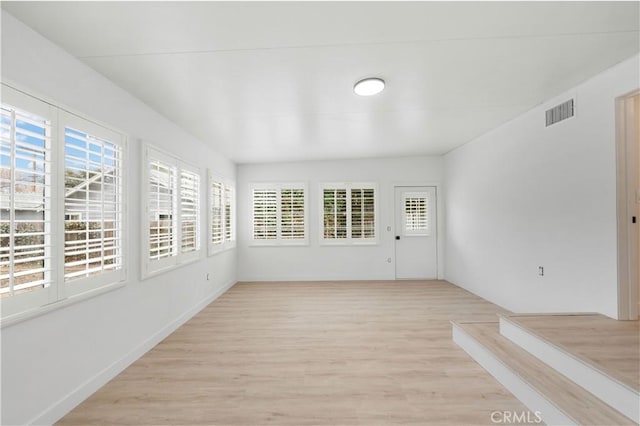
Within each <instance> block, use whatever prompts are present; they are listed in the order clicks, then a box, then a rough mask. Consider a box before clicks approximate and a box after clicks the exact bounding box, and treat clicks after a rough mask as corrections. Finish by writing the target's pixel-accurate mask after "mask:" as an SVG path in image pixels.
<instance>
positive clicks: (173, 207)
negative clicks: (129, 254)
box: [142, 145, 201, 278]
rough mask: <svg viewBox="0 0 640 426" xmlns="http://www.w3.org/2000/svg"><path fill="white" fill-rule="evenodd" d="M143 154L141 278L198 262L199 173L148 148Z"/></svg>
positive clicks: (146, 146) (147, 146) (170, 157)
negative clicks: (143, 204)
mask: <svg viewBox="0 0 640 426" xmlns="http://www.w3.org/2000/svg"><path fill="white" fill-rule="evenodd" d="M144 152H145V163H146V168H145V173H144V176H143V179H142V180H143V190H144V192H145V195H144V200H145V211H146V216H145V218H144V223H143V231H144V237H145V239H146V241H147V243H146V244H145V245H144V246H143V247H144V248H143V264H142V275H143V278H144V277H148V276H150V275H152V274H156V273H158V272H161V271H163V270H167V269H170V268H173V267H176V266H178V265H180V264H182V263H185V262H188V261H193V260H197V259H198V256H199V253H200V249H201V244H200V205H201V204H200V203H201V200H200V197H201V195H200V172H199V170H198V169H197V168H195V167H192V166H190V165H188V164H186V163H184V162H182V161H181V160H180V159H178V158H177V157H175V156H173V155H171V154H168V153H165V152H163V151H160V150H158V149H156V148H153V147H152V146H150V145H145V148H144Z"/></svg>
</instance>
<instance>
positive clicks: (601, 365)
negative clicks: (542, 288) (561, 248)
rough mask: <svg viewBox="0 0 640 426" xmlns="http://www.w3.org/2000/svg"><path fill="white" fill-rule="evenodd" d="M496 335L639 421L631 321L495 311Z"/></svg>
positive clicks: (639, 348)
mask: <svg viewBox="0 0 640 426" xmlns="http://www.w3.org/2000/svg"><path fill="white" fill-rule="evenodd" d="M500 334H501V335H502V336H504V337H506V338H507V339H509V340H511V341H512V342H513V343H515V344H517V345H518V346H520V347H521V348H523V349H525V350H526V351H527V352H529V353H530V354H532V355H534V356H535V357H536V358H538V359H540V360H541V361H543V362H544V363H546V364H547V365H548V366H550V367H552V368H554V369H555V370H557V371H559V372H561V373H562V374H563V375H565V376H566V377H567V378H569V379H571V380H572V381H573V382H575V383H577V384H578V385H580V386H582V387H583V388H585V389H586V390H588V391H589V392H591V393H593V394H594V395H596V396H597V397H599V398H600V399H602V400H603V401H604V402H606V403H607V404H609V405H611V406H612V407H614V408H615V409H616V410H618V411H620V412H621V413H623V414H624V415H625V416H627V417H629V418H630V419H632V420H634V421H635V422H636V423H638V422H640V393H639V392H638V388H639V385H640V384H639V381H640V379H639V373H638V369H639V366H640V359H639V352H640V345H639V341H638V340H639V338H640V337H639V331H638V322H637V321H633V322H632V321H616V320H613V319H610V318H607V317H604V316H602V315H599V314H581V315H524V314H513V315H500Z"/></svg>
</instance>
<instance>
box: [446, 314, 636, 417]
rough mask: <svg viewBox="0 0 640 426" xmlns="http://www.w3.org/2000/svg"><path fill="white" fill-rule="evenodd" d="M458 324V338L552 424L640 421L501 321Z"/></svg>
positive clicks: (462, 344) (461, 343)
mask: <svg viewBox="0 0 640 426" xmlns="http://www.w3.org/2000/svg"><path fill="white" fill-rule="evenodd" d="M452 325H453V340H454V341H455V342H456V343H457V344H458V345H459V346H460V347H461V348H462V349H464V350H465V351H466V352H467V353H468V354H469V355H470V356H471V357H472V358H473V359H475V360H476V361H477V362H478V363H479V364H480V365H481V366H482V367H484V368H485V369H486V370H487V371H488V372H489V373H491V375H493V376H494V377H495V378H496V379H497V380H498V381H499V382H500V383H502V385H503V386H505V387H506V388H507V389H509V391H511V393H513V394H514V396H516V398H518V399H519V400H520V401H522V403H524V404H525V405H526V406H527V407H528V408H529V409H530V410H531V411H533V412H535V413H539V415H540V417H541V418H542V420H543V421H544V422H545V423H546V424H549V425H568V424H573V425H633V424H636V423H634V422H633V421H632V420H631V419H629V418H627V417H625V416H624V415H622V414H621V413H620V412H618V411H617V410H615V409H614V408H612V407H610V406H609V405H607V404H605V403H604V402H603V401H602V400H600V399H599V398H597V397H596V396H595V395H593V394H592V393H590V392H589V391H587V390H585V389H583V388H582V387H580V386H578V385H577V384H575V383H574V382H572V381H571V380H569V379H568V378H566V377H565V376H563V375H562V374H560V373H558V372H556V371H555V370H553V369H551V368H549V366H547V365H546V364H545V363H543V362H542V361H540V360H539V359H537V358H536V357H534V356H533V355H531V354H529V353H527V351H525V350H524V349H522V348H520V347H519V346H517V345H515V344H514V343H512V342H510V341H509V340H507V339H506V338H504V337H502V336H501V335H500V333H499V324H498V322H497V321H496V322H493V323H461V322H452Z"/></svg>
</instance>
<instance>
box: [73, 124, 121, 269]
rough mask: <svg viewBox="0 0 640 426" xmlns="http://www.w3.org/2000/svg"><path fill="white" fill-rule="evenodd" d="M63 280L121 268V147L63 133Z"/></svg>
mask: <svg viewBox="0 0 640 426" xmlns="http://www.w3.org/2000/svg"><path fill="white" fill-rule="evenodd" d="M64 137H65V145H64V154H65V155H64V159H65V161H64V166H65V185H64V190H65V194H64V214H65V223H64V236H65V246H64V260H65V262H64V278H65V280H67V281H70V280H74V279H79V278H84V277H90V276H93V275H98V274H101V273H104V272H107V271H113V270H115V269H120V268H121V267H122V227H121V223H122V205H121V199H122V195H121V190H122V187H121V179H120V175H121V161H122V152H121V151H122V150H121V147H120V146H118V145H116V144H114V143H113V142H111V141H108V140H105V139H101V138H99V137H97V136H94V135H92V134H89V133H87V132H85V131H82V130H79V129H76V128H73V127H65V129H64Z"/></svg>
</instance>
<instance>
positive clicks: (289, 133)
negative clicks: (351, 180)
mask: <svg viewBox="0 0 640 426" xmlns="http://www.w3.org/2000/svg"><path fill="white" fill-rule="evenodd" d="M638 6H639V3H638V2H513V3H504V2H502V3H488V2H406V3H405V2H395V3H394V2H324V3H323V2H277V3H276V2H274V3H271V2H256V3H253V2H251V3H250V2H6V1H3V2H2V7H3V8H4V9H5V10H7V11H8V12H9V13H11V14H13V15H14V16H15V17H17V18H18V19H20V20H22V21H23V22H24V23H26V24H27V25H29V26H31V27H32V28H34V29H35V30H37V31H38V32H40V33H41V34H43V35H44V36H45V37H47V38H49V39H51V40H52V41H53V42H55V43H57V44H59V45H60V46H62V47H63V48H65V49H66V50H67V51H69V52H70V53H71V54H73V55H74V56H76V57H78V58H79V59H80V60H82V61H84V62H85V63H87V64H88V65H89V66H91V67H93V68H94V69H96V70H97V71H98V72H100V73H102V74H103V75H105V76H106V77H107V78H109V79H111V80H113V81H114V82H115V83H116V84H118V85H120V86H121V87H123V88H124V89H126V90H127V91H129V92H131V93H132V94H133V95H135V96H137V97H138V98H139V99H141V100H142V101H144V102H145V103H146V104H148V105H150V106H151V107H153V108H154V109H156V110H157V111H159V112H160V113H162V114H163V115H165V116H166V117H168V118H169V119H171V120H172V121H174V122H175V123H177V124H179V125H180V126H182V127H183V128H184V129H186V130H187V131H189V132H191V133H192V134H193V135H195V136H197V137H198V138H200V139H201V140H203V141H204V142H207V143H209V144H211V145H212V146H213V147H214V148H216V149H218V150H219V151H221V152H222V153H224V154H225V155H226V156H228V157H229V158H231V159H232V160H234V161H236V162H238V163H246V162H267V161H286V160H307V159H329V158H362V157H380V156H408V155H416V154H443V153H445V152H447V151H449V150H451V149H453V148H455V147H457V146H460V145H462V144H464V143H465V142H468V141H469V140H471V139H472V138H474V137H475V136H478V135H480V134H482V133H484V132H486V131H488V130H490V129H492V128H494V127H496V126H498V125H500V124H501V123H504V122H505V121H508V120H509V119H511V118H513V117H515V116H517V115H518V114H521V113H522V112H524V111H526V110H528V109H530V108H532V107H533V106H535V105H536V104H539V103H540V102H542V101H544V100H546V99H549V98H550V97H552V96H554V95H557V94H559V93H561V92H562V91H564V90H566V89H569V88H570V87H572V86H574V85H576V84H578V83H580V82H582V81H584V80H585V79H587V78H589V77H591V76H592V75H595V74H596V73H598V72H600V71H602V70H604V69H606V68H608V67H610V66H612V65H614V64H615V63H617V62H620V61H621V60H623V59H626V58H628V57H630V56H632V55H634V54H636V53H637V52H638V51H639V44H640V42H639V7H638ZM368 76H375V77H381V78H383V79H385V80H386V81H387V88H386V89H385V91H384V92H382V93H381V94H380V95H377V96H374V97H369V98H361V97H358V96H356V95H355V94H354V93H353V91H352V87H353V84H354V83H355V81H356V80H358V79H360V78H362V77H368ZM542 119H543V118H542V117H541V120H542Z"/></svg>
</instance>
